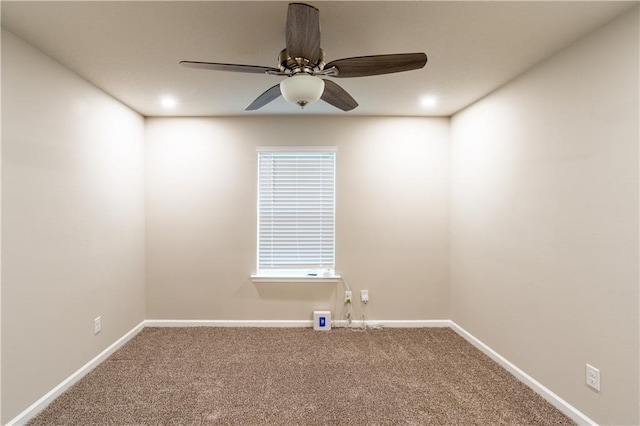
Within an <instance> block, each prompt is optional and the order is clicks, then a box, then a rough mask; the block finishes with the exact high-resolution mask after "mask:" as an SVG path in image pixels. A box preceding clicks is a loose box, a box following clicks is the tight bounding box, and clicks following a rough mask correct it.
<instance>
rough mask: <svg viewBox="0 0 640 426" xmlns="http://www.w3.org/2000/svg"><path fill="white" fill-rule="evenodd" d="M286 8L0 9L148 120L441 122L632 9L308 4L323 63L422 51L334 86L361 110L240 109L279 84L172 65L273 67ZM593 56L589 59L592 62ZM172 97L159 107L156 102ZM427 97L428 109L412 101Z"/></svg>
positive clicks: (159, 4)
mask: <svg viewBox="0 0 640 426" xmlns="http://www.w3.org/2000/svg"><path fill="white" fill-rule="evenodd" d="M287 3H288V2H275V1H259V2H248V1H232V2H221V1H196V2H187V1H143V2H130V1H108V2H94V1H71V2H54V1H44V2H33V1H3V2H2V15H1V18H2V26H3V27H5V28H6V29H8V30H10V31H12V32H13V33H15V34H16V35H18V36H20V37H21V38H23V39H25V40H26V41H28V42H29V43H31V44H33V45H34V46H36V47H38V48H39V49H41V50H42V51H44V52H45V53H47V54H48V55H50V56H52V57H53V58H55V59H56V60H58V61H59V62H61V63H63V64H64V65H66V66H67V67H68V68H70V69H72V70H74V71H75V72H77V73H78V74H79V75H81V76H82V77H84V78H86V79H87V80H89V81H91V82H92V83H94V84H95V85H96V86H98V87H100V88H102V89H103V90H105V91H106V92H107V93H109V94H111V95H112V96H114V97H115V98H117V99H119V100H120V101H122V102H123V103H125V104H126V105H128V106H130V107H131V108H133V109H134V110H136V111H138V112H140V113H141V114H143V115H145V116H163V115H177V116H209V115H251V114H337V115H347V114H348V115H409V116H415V115H431V116H434V115H435V116H449V115H451V114H453V113H455V112H456V111H459V110H460V109H462V108H464V107H465V106H467V105H469V104H471V103H473V102H474V101H476V100H478V99H479V98H481V97H482V96H484V95H486V94H488V93H489V92H491V91H493V90H494V89H496V88H497V87H499V86H500V85H502V84H504V83H505V82H507V81H508V80H510V79H512V78H513V77H515V76H517V75H518V74H520V73H522V72H523V71H525V70H526V69H528V68H530V67H531V66H532V65H534V64H536V63H538V62H540V61H541V60H543V59H545V58H546V57H548V56H550V55H552V54H553V53H555V52H557V51H558V50H560V49H562V48H564V47H565V46H567V45H569V44H571V43H572V42H573V41H575V40H577V39H579V38H580V37H582V36H584V35H585V34H587V33H589V32H590V31H592V30H594V29H596V28H597V27H599V26H601V25H603V24H605V23H606V22H608V21H610V20H611V19H613V18H614V17H616V16H617V15H619V14H621V13H623V12H625V11H627V10H629V9H631V8H632V7H634V6H635V5H637V4H638V2H628V1H627V2H612V1H585V2H576V1H570V2H558V1H540V2H516V1H514V2H509V1H504V2H482V1H473V2H446V1H409V2H398V1H349V2H346V1H313V2H309V3H310V4H312V5H314V6H316V7H317V8H319V9H320V22H321V31H322V48H323V49H324V50H325V52H326V60H327V62H329V61H331V60H334V59H339V58H345V57H352V56H363V55H375V54H387V53H409V52H425V53H426V54H427V56H428V58H429V61H428V63H427V65H426V67H425V68H423V69H421V70H417V71H410V72H405V73H398V74H392V75H384V76H375V77H362V78H343V79H335V80H334V81H336V82H337V83H338V84H340V85H341V86H342V87H343V88H345V89H346V90H347V91H348V92H349V93H350V94H351V95H352V96H353V97H354V98H355V99H356V100H357V101H358V103H359V104H360V106H359V107H358V108H356V109H355V110H353V111H351V112H348V113H345V112H342V111H340V110H337V109H335V108H333V107H331V106H329V105H327V104H325V103H323V102H318V103H316V104H313V105H310V106H308V107H307V108H306V109H305V110H304V111H300V109H299V107H297V106H294V105H290V104H287V103H286V102H285V101H284V100H283V99H282V98H279V99H277V100H275V101H274V102H272V103H270V104H268V105H266V106H265V107H263V108H262V109H260V110H258V111H255V112H245V111H244V108H245V107H246V106H247V105H248V104H249V103H251V102H252V101H253V100H254V99H255V98H256V97H257V96H258V95H259V94H261V93H262V92H264V91H265V90H266V89H268V88H269V87H271V86H272V85H274V84H276V83H277V82H278V81H279V80H280V79H281V77H274V76H268V75H252V74H238V73H229V72H215V71H204V70H196V69H189V68H184V67H181V66H179V65H178V62H179V61H180V60H192V61H210V62H225V63H238V64H251V65H263V66H274V67H275V66H277V62H278V61H277V55H278V53H279V52H280V50H281V49H282V48H284V26H285V19H286V11H287ZM595 60H597V57H594V61H595ZM164 94H170V95H172V96H174V97H175V98H176V99H177V102H178V105H177V107H176V108H175V109H174V110H167V109H164V108H163V107H162V106H161V105H160V103H159V97H160V96H161V95H164ZM425 95H435V96H437V97H438V98H439V103H438V105H437V106H436V107H435V108H432V109H426V108H424V107H421V105H420V99H421V97H423V96H425Z"/></svg>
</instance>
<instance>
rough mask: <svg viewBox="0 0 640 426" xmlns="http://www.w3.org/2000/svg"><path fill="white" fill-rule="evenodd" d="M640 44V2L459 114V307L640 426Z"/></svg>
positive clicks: (455, 203) (509, 353) (564, 393)
mask: <svg viewBox="0 0 640 426" xmlns="http://www.w3.org/2000/svg"><path fill="white" fill-rule="evenodd" d="M638 41H639V38H638V11H637V9H636V10H635V11H633V12H631V13H629V14H626V15H625V16H623V17H621V18H619V19H618V20H616V21H614V22H613V23H611V24H609V25H608V26H605V27H604V28H602V29H601V30H599V31H598V32H596V33H594V34H592V35H590V36H588V37H587V38H585V39H582V40H581V41H579V42H578V43H577V44H575V45H573V46H571V47H570V48H568V49H566V50H564V51H563V52H561V53H559V54H557V55H556V56H554V57H552V58H550V59H549V60H547V61H546V62H544V63H542V64H541V65H539V66H537V67H535V68H534V69H533V70H531V71H530V72H527V73H526V74H524V75H522V76H520V77H519V78H517V79H516V80H514V81H512V82H510V83H509V84H507V85H506V86H505V87H503V88H501V89H500V90H498V91H497V92H495V93H493V94H491V95H490V96H487V97H486V98H485V99H483V100H481V101H479V102H478V103H476V104H475V105H473V106H471V107H469V108H467V109H466V110H464V111H463V112H461V113H459V114H456V115H455V116H454V117H453V119H452V154H451V155H452V178H451V180H452V182H451V188H452V192H451V216H450V217H451V230H452V234H451V303H452V318H453V320H454V321H456V322H457V323H458V324H460V325H461V326H462V327H464V328H465V329H467V330H468V331H469V332H471V333H472V334H474V335H475V336H477V337H478V338H479V339H480V340H482V341H483V342H484V343H486V344H487V345H489V346H490V347H492V348H493V349H495V350H496V351H498V352H499V353H500V354H502V355H503V356H505V357H506V358H507V359H509V360H510V361H511V362H513V363H514V364H516V365H517V366H519V367H520V368H522V369H523V370H524V371H525V372H527V373H529V374H530V375H532V376H533V377H534V378H535V379H537V380H538V381H540V382H541V383H542V384H543V385H545V386H547V387H549V388H550V389H551V390H553V391H554V392H555V393H557V394H558V395H559V396H560V397H562V398H564V399H565V400H567V401H568V402H569V403H571V404H572V405H574V406H575V407H577V408H578V409H579V410H581V411H582V412H583V413H585V414H586V415H588V416H590V417H591V418H592V419H594V420H595V421H597V422H599V423H602V424H638V423H640V418H639V417H638V410H639V407H638V401H639V400H640V395H639V392H638V376H639V372H638V363H639V359H640V358H639V353H638V336H639V331H638V323H639V315H638V300H639V299H638V283H639V277H638V217H639V216H638V191H639V185H638V172H639V168H638V141H639V136H640V135H639V131H638V118H639V112H640V111H639V106H638V103H639V101H638V98H639V85H638V75H640V73H639V69H638V47H639V46H638ZM585 363H590V364H592V365H594V366H596V367H597V368H599V369H600V370H601V375H602V377H601V381H602V391H601V392H600V393H597V392H594V391H593V390H591V389H590V388H587V387H586V385H585Z"/></svg>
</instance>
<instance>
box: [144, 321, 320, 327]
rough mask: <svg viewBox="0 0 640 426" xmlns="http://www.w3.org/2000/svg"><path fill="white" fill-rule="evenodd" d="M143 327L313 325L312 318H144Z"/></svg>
mask: <svg viewBox="0 0 640 426" xmlns="http://www.w3.org/2000/svg"><path fill="white" fill-rule="evenodd" d="M144 326H145V327H313V321H312V320H157V319H155V320H146V321H144Z"/></svg>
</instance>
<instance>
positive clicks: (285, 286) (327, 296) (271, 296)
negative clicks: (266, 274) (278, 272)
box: [249, 281, 336, 302]
mask: <svg viewBox="0 0 640 426" xmlns="http://www.w3.org/2000/svg"><path fill="white" fill-rule="evenodd" d="M249 283H250V284H251V285H255V288H256V290H257V291H258V295H259V296H260V298H261V299H268V300H282V301H326V302H333V300H334V299H335V295H336V284H335V283H314V284H313V285H300V283H256V284H253V283H251V281H249Z"/></svg>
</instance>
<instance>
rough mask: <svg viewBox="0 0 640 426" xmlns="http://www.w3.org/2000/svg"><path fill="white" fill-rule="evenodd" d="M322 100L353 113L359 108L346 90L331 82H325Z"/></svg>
mask: <svg viewBox="0 0 640 426" xmlns="http://www.w3.org/2000/svg"><path fill="white" fill-rule="evenodd" d="M320 99H322V100H323V101H325V102H326V103H328V104H331V105H333V106H334V107H336V108H339V109H341V110H343V111H351V110H352V109H354V108H355V107H357V106H358V103H357V102H356V100H355V99H353V98H352V97H351V95H350V94H348V93H347V91H346V90H344V89H343V88H342V87H340V86H338V84H337V83H335V82H333V81H331V80H324V92H322V96H321V97H320Z"/></svg>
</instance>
